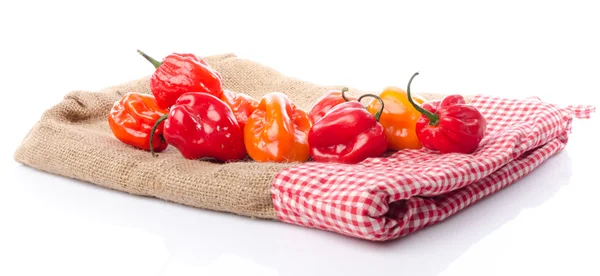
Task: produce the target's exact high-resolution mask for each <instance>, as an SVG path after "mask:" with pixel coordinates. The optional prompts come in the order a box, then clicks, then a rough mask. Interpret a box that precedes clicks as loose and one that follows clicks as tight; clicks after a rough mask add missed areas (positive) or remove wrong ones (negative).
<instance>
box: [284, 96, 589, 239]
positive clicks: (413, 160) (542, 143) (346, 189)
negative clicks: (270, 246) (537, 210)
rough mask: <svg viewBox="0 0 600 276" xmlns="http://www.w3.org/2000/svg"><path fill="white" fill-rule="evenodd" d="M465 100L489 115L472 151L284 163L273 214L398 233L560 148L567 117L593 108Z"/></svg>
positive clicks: (361, 231) (384, 234) (440, 215)
mask: <svg viewBox="0 0 600 276" xmlns="http://www.w3.org/2000/svg"><path fill="white" fill-rule="evenodd" d="M471 104H472V105H474V106H475V107H477V108H478V109H479V110H480V111H481V112H482V114H483V115H484V116H485V118H486V119H487V120H488V125H487V132H486V136H485V138H484V139H483V140H482V142H481V144H480V147H479V148H478V150H477V151H476V152H474V153H473V154H438V153H436V152H433V151H429V150H426V149H420V150H403V151H399V152H396V153H394V154H393V155H392V156H390V157H386V158H371V159H367V160H365V161H364V162H362V163H360V164H355V165H343V164H331V163H316V162H310V163H305V164H302V165H300V166H297V167H294V168H291V169H287V170H284V171H282V172H281V173H279V174H278V175H277V177H276V179H275V181H274V184H273V187H272V194H273V202H274V207H275V210H276V212H277V214H278V217H279V219H280V220H282V221H284V222H288V223H292V224H298V225H302V226H306V227H313V228H318V229H322V230H328V231H333V232H337V233H340V234H344V235H348V236H352V237H357V238H361V239H367V240H374V241H384V240H391V239H396V238H399V237H402V236H404V235H407V234H410V233H412V232H414V231H417V230H419V229H421V228H423V227H425V226H428V225H431V224H433V223H436V222H439V221H441V220H443V219H445V218H447V217H449V216H450V215H453V214H455V213H456V212H458V211H459V210H461V209H463V208H465V207H467V206H469V205H471V204H473V203H475V202H476V201H478V200H480V199H482V198H483V197H485V196H488V195H491V194H493V193H494V192H496V191H498V190H500V189H502V188H504V187H506V186H508V185H510V184H512V183H514V182H515V181H517V180H519V179H520V178H522V177H523V176H525V175H527V174H529V173H530V172H531V171H532V170H534V169H535V168H536V167H537V166H539V165H540V164H541V163H542V162H544V161H545V160H546V159H547V158H548V157H550V156H552V155H553V154H555V153H557V152H558V151H560V150H562V149H563V148H564V147H565V145H566V144H567V141H568V135H569V134H570V132H571V122H572V120H573V117H575V118H589V117H590V114H591V113H592V112H594V111H595V108H594V107H591V106H569V107H566V108H561V107H559V106H557V105H554V104H550V103H545V102H543V101H541V100H540V99H539V98H537V97H534V98H527V99H521V100H517V99H504V98H498V97H491V96H476V97H474V98H473V100H472V101H471Z"/></svg>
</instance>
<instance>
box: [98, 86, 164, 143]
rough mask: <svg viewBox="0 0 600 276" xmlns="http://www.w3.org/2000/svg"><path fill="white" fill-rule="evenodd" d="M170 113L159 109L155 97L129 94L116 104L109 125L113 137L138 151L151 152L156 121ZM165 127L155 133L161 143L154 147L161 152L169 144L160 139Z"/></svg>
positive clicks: (112, 109)
mask: <svg viewBox="0 0 600 276" xmlns="http://www.w3.org/2000/svg"><path fill="white" fill-rule="evenodd" d="M167 112H168V111H167V110H166V109H162V108H160V107H158V105H157V104H156V100H155V99H154V96H152V95H148V94H141V93H135V92H129V93H127V94H125V95H123V97H122V98H121V99H120V100H119V101H117V102H115V104H114V105H113V107H112V108H111V110H110V113H109V114H108V125H109V127H110V130H111V131H112V133H113V135H114V136H115V137H116V138H117V139H118V140H119V141H121V142H123V143H125V144H127V145H130V146H133V147H135V148H138V149H143V150H150V139H151V138H150V133H151V130H152V127H153V126H154V124H155V123H156V121H157V120H158V119H159V118H160V117H161V116H163V115H164V114H166V113H167ZM162 131H163V126H162V125H160V126H159V127H158V130H156V131H155V132H154V133H153V137H154V139H158V140H159V141H158V142H157V143H155V144H154V145H153V147H152V149H153V151H156V152H160V151H163V150H165V149H166V148H167V146H168V144H167V143H166V142H165V141H163V140H162V139H160V137H161V134H162Z"/></svg>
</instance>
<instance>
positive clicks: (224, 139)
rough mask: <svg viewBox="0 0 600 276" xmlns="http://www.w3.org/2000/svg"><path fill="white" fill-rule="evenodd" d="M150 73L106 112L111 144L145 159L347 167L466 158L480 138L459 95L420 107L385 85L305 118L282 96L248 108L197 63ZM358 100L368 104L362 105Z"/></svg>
mask: <svg viewBox="0 0 600 276" xmlns="http://www.w3.org/2000/svg"><path fill="white" fill-rule="evenodd" d="M138 53H139V54H140V55H141V56H142V57H143V58H144V59H146V60H147V61H148V62H149V63H150V64H152V65H153V67H154V72H153V74H152V76H151V78H150V90H151V94H145V93H138V92H129V93H127V94H125V95H123V97H122V98H121V99H120V100H119V101H117V102H115V103H114V105H113V107H112V109H111V110H110V112H109V114H108V124H109V127H110V129H111V130H112V132H113V134H114V136H115V138H116V139H117V140H119V141H121V142H122V143H124V144H127V145H129V146H131V147H134V148H137V149H140V150H144V151H149V152H150V153H151V154H152V155H153V156H157V155H158V154H157V153H160V152H163V151H165V150H166V149H167V148H168V147H169V146H172V147H174V148H176V149H177V151H178V152H179V153H180V154H181V156H182V157H183V158H186V159H190V160H197V159H210V160H216V161H218V162H235V161H241V160H245V159H251V160H253V161H255V162H310V161H312V162H334V163H345V164H356V163H360V162H362V161H364V160H365V159H368V158H380V157H382V156H384V154H386V152H395V151H401V150H420V149H423V148H426V149H429V150H432V151H437V152H439V153H440V154H447V153H459V154H472V153H473V152H475V151H476V150H477V148H478V147H479V144H480V142H481V140H482V139H483V137H484V135H485V131H486V124H487V122H486V119H485V117H484V116H483V115H482V114H481V113H480V112H479V111H478V110H477V109H476V108H475V107H473V106H472V105H469V104H467V103H466V102H465V99H464V98H463V97H462V96H460V95H449V96H446V97H444V98H443V99H442V100H439V101H429V102H427V101H425V100H424V99H423V98H421V97H419V96H418V95H412V94H411V90H410V86H411V83H412V81H413V79H414V78H415V77H416V76H417V75H418V74H419V73H418V72H417V73H415V74H414V75H413V76H412V77H411V78H410V80H409V82H408V86H407V89H406V91H405V90H404V89H402V88H399V87H395V86H389V87H386V88H385V89H383V91H382V92H381V93H379V95H375V94H364V95H361V96H352V95H349V93H348V90H349V89H348V88H346V87H344V88H342V89H340V90H331V91H327V92H325V93H324V94H323V95H322V96H321V97H320V98H318V99H317V101H316V102H315V103H314V104H313V106H312V107H311V109H310V110H307V111H305V110H304V109H302V108H300V107H298V106H296V104H295V103H294V102H293V101H292V100H291V99H290V98H289V97H288V96H287V95H286V94H284V93H282V92H269V93H266V94H265V95H264V96H262V97H261V98H260V99H255V98H253V97H251V96H249V95H247V94H245V93H243V92H242V91H239V92H236V91H231V90H228V89H225V88H224V87H223V77H222V75H221V73H220V72H219V71H218V70H216V69H215V68H213V67H211V66H210V65H209V64H208V62H207V61H206V60H204V59H203V58H201V57H199V56H196V55H194V54H191V53H172V54H170V55H168V56H166V57H165V58H164V59H163V60H162V61H158V60H156V59H154V58H152V57H150V56H148V55H147V54H145V53H144V52H142V51H140V50H138ZM364 98H372V100H371V102H370V103H368V104H367V105H366V106H365V105H363V104H362V103H361V101H362V100H363V99H364Z"/></svg>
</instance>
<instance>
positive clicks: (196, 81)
mask: <svg viewBox="0 0 600 276" xmlns="http://www.w3.org/2000/svg"><path fill="white" fill-rule="evenodd" d="M138 53H139V54H140V55H142V56H143V57H144V58H145V59H147V60H148V61H149V62H150V63H152V65H154V67H155V68H156V70H155V71H154V73H153V74H152V77H151V78H150V90H151V91H152V94H154V97H156V101H157V102H158V106H160V107H162V108H169V107H171V106H172V105H173V104H175V102H176V101H177V98H179V96H181V95H182V94H184V93H187V92H204V93H208V94H211V95H213V96H215V97H217V98H220V97H221V94H222V92H223V91H222V83H221V82H222V77H221V74H220V73H219V72H217V71H216V70H214V69H213V68H212V67H210V66H209V65H208V63H207V62H206V60H204V59H203V58H201V57H198V56H196V55H194V54H189V53H183V54H180V53H173V54H170V55H168V56H166V57H165V58H164V60H163V61H162V62H159V61H157V60H155V59H153V58H152V57H150V56H148V55H146V54H145V53H144V52H142V51H140V50H138Z"/></svg>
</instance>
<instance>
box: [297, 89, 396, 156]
mask: <svg viewBox="0 0 600 276" xmlns="http://www.w3.org/2000/svg"><path fill="white" fill-rule="evenodd" d="M366 96H371V97H375V98H376V99H378V100H379V101H380V106H381V108H380V110H379V111H378V112H377V113H376V114H375V115H373V114H371V113H369V111H367V109H366V108H365V107H364V106H363V105H362V104H361V103H360V100H361V99H362V98H363V97H366ZM383 107H384V103H383V101H382V100H381V99H380V98H379V97H377V96H376V95H372V94H366V95H363V96H361V97H359V98H358V99H357V101H347V102H344V103H341V104H339V105H336V106H334V107H333V108H332V109H330V110H329V112H327V113H326V114H325V116H323V118H322V119H321V120H319V121H317V122H316V123H315V124H314V126H313V127H312V128H311V130H310V132H309V134H308V143H309V145H310V152H311V155H312V159H313V160H314V161H317V162H333V163H346V164H355V163H359V162H361V161H363V160H365V159H367V158H369V157H380V156H382V155H383V154H384V153H385V152H386V150H387V147H388V141H387V137H386V135H385V130H384V128H383V126H382V125H381V124H380V123H379V122H378V120H379V118H380V115H381V110H382V109H383Z"/></svg>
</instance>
